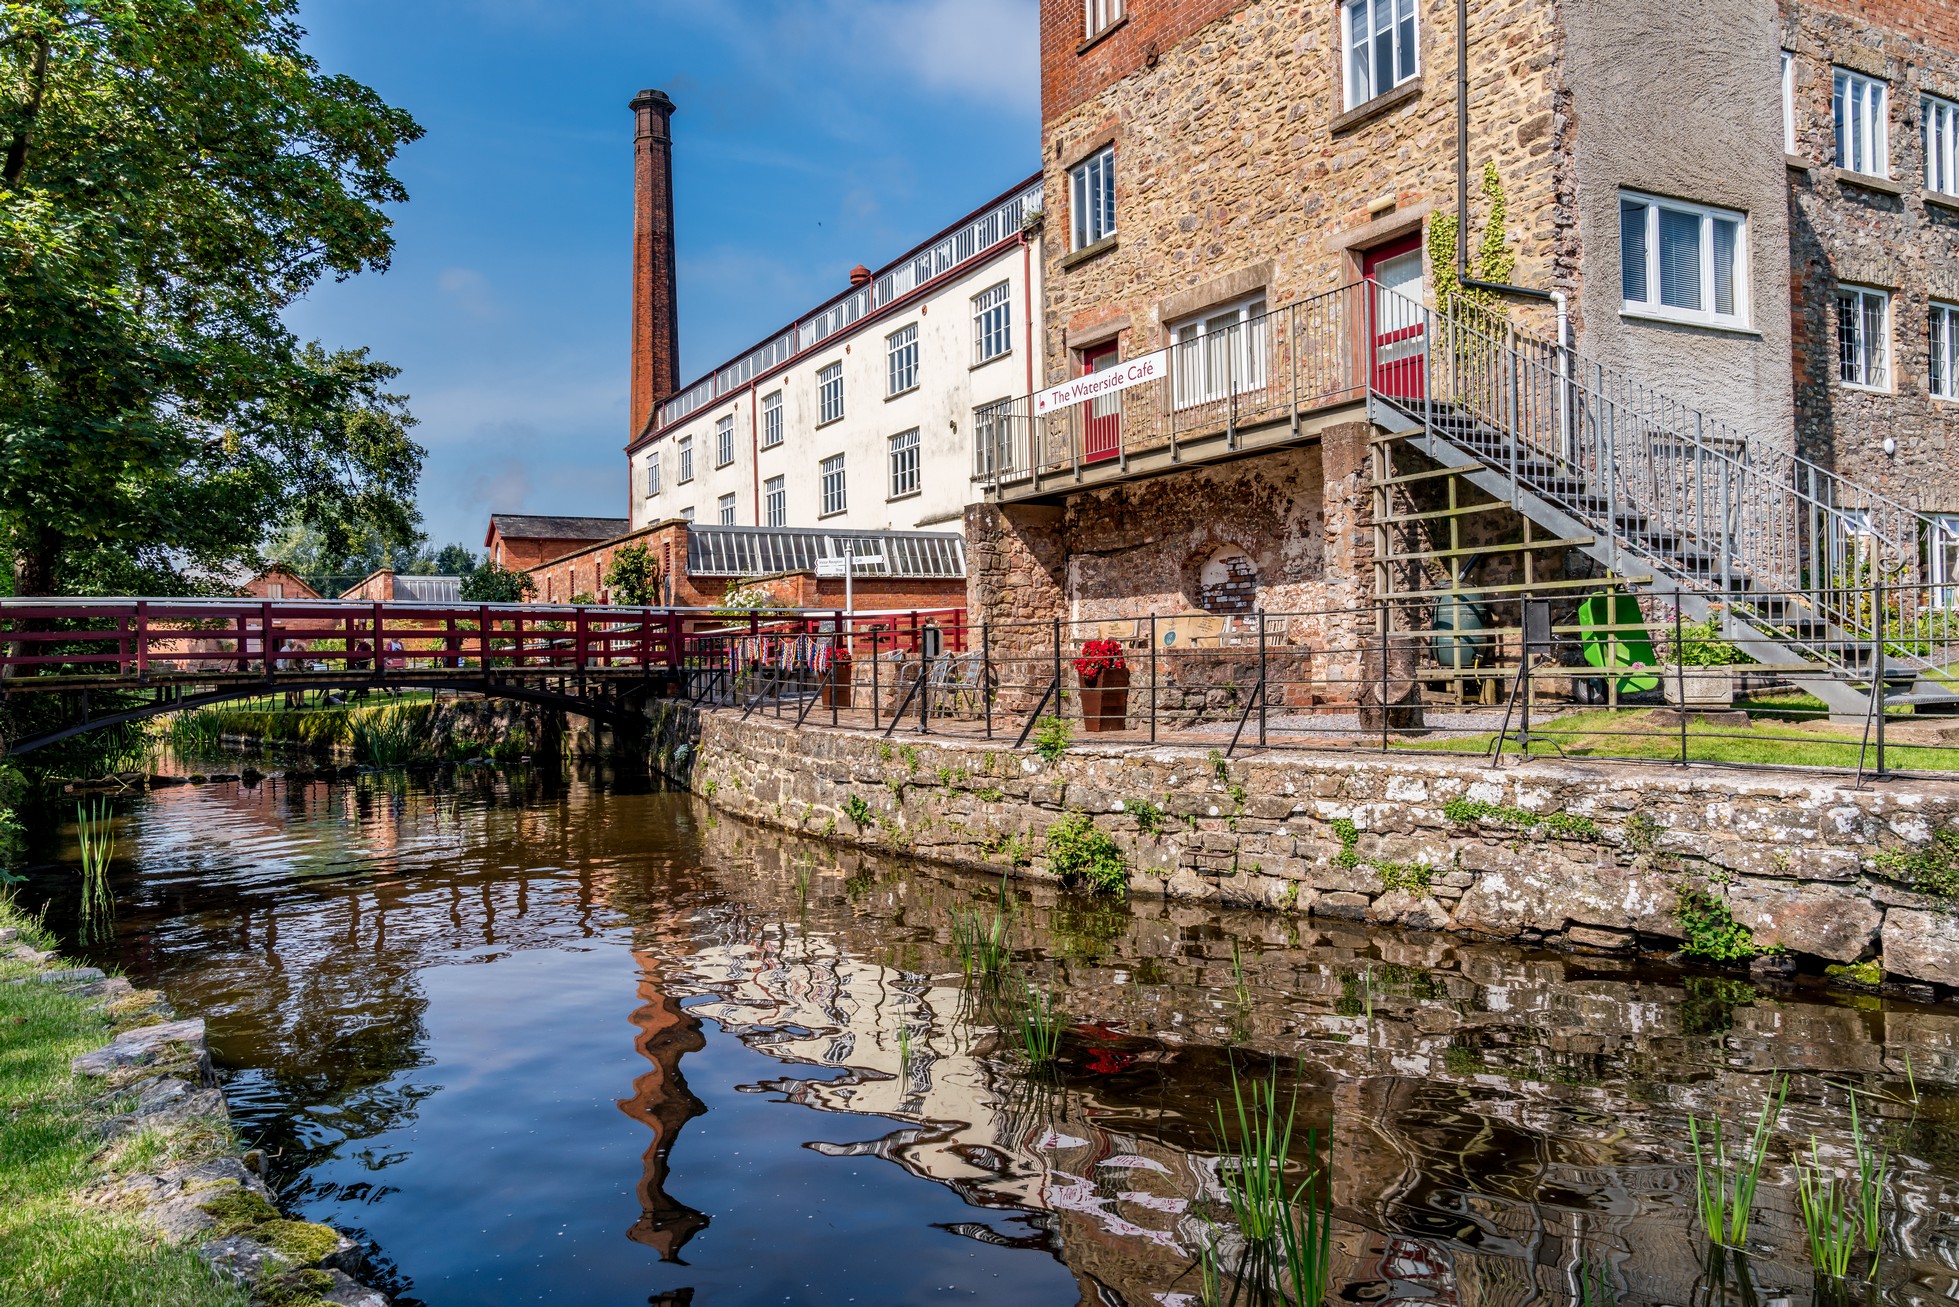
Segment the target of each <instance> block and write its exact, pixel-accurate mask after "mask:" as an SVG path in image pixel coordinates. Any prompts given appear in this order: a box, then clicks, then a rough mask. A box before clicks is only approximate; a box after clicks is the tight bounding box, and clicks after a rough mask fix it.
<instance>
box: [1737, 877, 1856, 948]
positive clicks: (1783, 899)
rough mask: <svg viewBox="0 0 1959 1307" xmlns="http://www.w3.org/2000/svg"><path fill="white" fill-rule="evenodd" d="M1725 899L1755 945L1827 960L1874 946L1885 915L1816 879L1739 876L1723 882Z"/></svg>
mask: <svg viewBox="0 0 1959 1307" xmlns="http://www.w3.org/2000/svg"><path fill="white" fill-rule="evenodd" d="M1726 898H1727V903H1728V910H1729V911H1731V912H1732V913H1734V917H1735V920H1736V921H1739V922H1740V923H1742V924H1743V925H1744V926H1747V927H1748V928H1749V929H1750V930H1751V931H1753V932H1754V934H1755V942H1756V943H1757V944H1762V945H1771V944H1773V945H1780V946H1781V947H1783V948H1786V949H1790V950H1792V951H1793V952H1797V953H1809V954H1813V955H1814V956H1816V957H1819V958H1828V959H1829V960H1830V961H1832V962H1855V961H1857V960H1858V959H1859V958H1861V957H1863V956H1865V954H1866V953H1868V952H1869V951H1870V950H1871V949H1873V948H1874V947H1876V944H1877V937H1878V931H1879V929H1880V928H1881V927H1882V926H1883V924H1884V917H1885V914H1884V912H1883V910H1882V909H1880V908H1878V906H1877V905H1876V904H1874V903H1872V902H1870V901H1869V900H1868V899H1865V898H1863V897H1862V896H1860V895H1851V894H1845V893H1842V892H1841V891H1838V890H1836V889H1834V888H1831V887H1829V886H1827V885H1822V884H1809V883H1802V882H1791V881H1762V880H1749V879H1744V880H1740V881H1737V882H1736V883H1734V884H1733V885H1730V886H1729V887H1728V889H1727V894H1726Z"/></svg>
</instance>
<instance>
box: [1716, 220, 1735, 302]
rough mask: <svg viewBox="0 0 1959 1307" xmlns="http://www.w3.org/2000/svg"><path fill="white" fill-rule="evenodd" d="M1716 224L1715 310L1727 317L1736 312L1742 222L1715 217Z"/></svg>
mask: <svg viewBox="0 0 1959 1307" xmlns="http://www.w3.org/2000/svg"><path fill="white" fill-rule="evenodd" d="M1713 225H1714V311H1715V312H1716V313H1719V314H1722V315H1723V316H1725V317H1733V316H1734V314H1735V280H1736V279H1735V255H1736V253H1737V247H1738V246H1739V245H1740V243H1741V224H1740V223H1738V222H1735V221H1733V220H1731V219H1728V218H1715V219H1714V220H1713Z"/></svg>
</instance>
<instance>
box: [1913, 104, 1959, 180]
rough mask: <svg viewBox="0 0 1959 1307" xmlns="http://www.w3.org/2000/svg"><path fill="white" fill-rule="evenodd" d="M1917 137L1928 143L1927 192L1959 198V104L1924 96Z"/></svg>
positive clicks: (1926, 150) (1926, 161)
mask: <svg viewBox="0 0 1959 1307" xmlns="http://www.w3.org/2000/svg"><path fill="white" fill-rule="evenodd" d="M1918 134H1919V135H1920V136H1921V137H1923V138H1924V142H1925V189H1926V190H1928V191H1934V192H1936V193H1938V194H1940V195H1959V104H1954V103H1953V102H1952V101H1950V100H1941V99H1940V98H1939V97H1938V96H1936V95H1928V96H1925V97H1924V99H1923V100H1922V101H1921V102H1920V104H1919V112H1918Z"/></svg>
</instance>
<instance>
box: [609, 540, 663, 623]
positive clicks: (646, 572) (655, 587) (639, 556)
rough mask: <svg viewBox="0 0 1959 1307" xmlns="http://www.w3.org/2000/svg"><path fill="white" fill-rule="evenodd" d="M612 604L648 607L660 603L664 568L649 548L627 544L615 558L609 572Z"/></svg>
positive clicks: (613, 557)
mask: <svg viewBox="0 0 1959 1307" xmlns="http://www.w3.org/2000/svg"><path fill="white" fill-rule="evenodd" d="M605 584H606V588H607V589H609V590H611V591H612V602H614V603H616V604H626V605H628V606H630V607H635V608H644V607H647V606H650V605H652V604H657V603H659V602H660V565H659V563H657V562H655V561H654V559H653V551H652V550H651V549H648V548H647V547H646V546H645V545H627V546H625V547H624V548H623V549H621V550H619V552H618V553H616V554H614V555H613V556H612V566H610V567H608V568H607V569H606V570H605Z"/></svg>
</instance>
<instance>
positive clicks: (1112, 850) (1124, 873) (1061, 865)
mask: <svg viewBox="0 0 1959 1307" xmlns="http://www.w3.org/2000/svg"><path fill="white" fill-rule="evenodd" d="M1047 857H1048V869H1049V870H1051V871H1053V872H1054V874H1055V875H1057V876H1059V877H1060V878H1061V883H1062V884H1063V885H1066V886H1068V887H1069V888H1070V889H1076V888H1080V889H1088V890H1092V891H1094V892H1096V893H1098V894H1122V893H1126V892H1127V891H1128V889H1129V859H1128V858H1127V857H1125V856H1124V855H1123V852H1122V846H1121V845H1119V844H1117V843H1116V842H1115V841H1114V840H1113V839H1111V838H1109V835H1108V832H1106V831H1104V830H1102V829H1101V828H1100V827H1098V826H1097V825H1096V824H1095V822H1094V820H1093V819H1092V818H1091V817H1090V816H1089V815H1088V814H1087V813H1085V812H1071V813H1068V814H1067V815H1066V816H1064V817H1062V818H1061V819H1060V820H1059V821H1056V822H1055V823H1054V824H1053V825H1051V826H1049V827H1048V830H1047Z"/></svg>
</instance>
